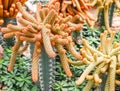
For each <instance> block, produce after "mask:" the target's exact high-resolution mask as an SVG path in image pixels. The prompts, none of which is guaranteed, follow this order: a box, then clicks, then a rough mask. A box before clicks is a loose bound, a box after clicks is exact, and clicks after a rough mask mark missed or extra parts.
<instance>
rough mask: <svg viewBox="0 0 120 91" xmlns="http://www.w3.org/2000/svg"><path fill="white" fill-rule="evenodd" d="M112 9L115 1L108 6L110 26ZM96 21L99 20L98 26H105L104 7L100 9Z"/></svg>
mask: <svg viewBox="0 0 120 91" xmlns="http://www.w3.org/2000/svg"><path fill="white" fill-rule="evenodd" d="M114 9H115V3H112V4H111V5H110V7H109V25H110V27H111V26H112V19H113V14H114ZM98 22H99V24H100V26H105V23H104V9H102V10H101V11H100V12H99V15H98Z"/></svg>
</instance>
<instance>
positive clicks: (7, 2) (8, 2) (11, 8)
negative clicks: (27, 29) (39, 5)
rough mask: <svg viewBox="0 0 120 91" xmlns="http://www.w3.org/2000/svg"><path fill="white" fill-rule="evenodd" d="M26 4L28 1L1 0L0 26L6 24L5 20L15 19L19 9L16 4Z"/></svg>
mask: <svg viewBox="0 0 120 91" xmlns="http://www.w3.org/2000/svg"><path fill="white" fill-rule="evenodd" d="M18 1H19V2H21V3H22V4H24V2H25V1H26V0H0V25H1V24H3V23H4V18H9V19H11V18H15V17H16V15H17V13H18V9H17V8H16V2H18Z"/></svg>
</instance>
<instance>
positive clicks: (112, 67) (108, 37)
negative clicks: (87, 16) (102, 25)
mask: <svg viewBox="0 0 120 91" xmlns="http://www.w3.org/2000/svg"><path fill="white" fill-rule="evenodd" d="M114 36H115V32H114V31H112V32H111V33H109V32H108V31H107V30H105V31H104V33H101V35H100V45H99V46H98V48H97V49H94V48H92V47H91V46H90V45H89V43H88V42H87V40H85V39H83V44H84V47H83V48H81V49H80V52H81V54H82V55H83V56H84V58H83V61H84V60H86V61H87V65H88V66H87V67H86V69H85V70H84V72H83V73H82V75H81V76H80V78H78V79H77V80H76V84H77V85H80V84H82V83H83V81H84V80H85V79H86V80H88V83H87V84H86V86H85V87H84V88H83V91H90V89H91V88H92V87H93V86H99V85H100V84H101V82H102V79H101V78H100V77H101V75H102V74H106V73H107V81H106V84H105V89H104V91H115V84H116V85H120V81H119V80H118V79H117V78H116V75H118V74H120V66H119V65H120V46H119V45H120V43H117V42H114V43H113V39H114ZM91 71H92V72H91Z"/></svg>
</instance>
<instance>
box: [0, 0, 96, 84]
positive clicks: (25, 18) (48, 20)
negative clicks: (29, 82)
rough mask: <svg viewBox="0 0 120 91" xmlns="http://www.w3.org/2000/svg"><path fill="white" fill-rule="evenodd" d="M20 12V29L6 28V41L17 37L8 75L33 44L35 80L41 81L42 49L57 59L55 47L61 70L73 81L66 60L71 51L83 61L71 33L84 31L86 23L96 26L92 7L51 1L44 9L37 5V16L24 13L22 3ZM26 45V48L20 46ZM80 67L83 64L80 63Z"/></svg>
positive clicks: (70, 2) (76, 0) (18, 4)
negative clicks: (90, 10)
mask: <svg viewBox="0 0 120 91" xmlns="http://www.w3.org/2000/svg"><path fill="white" fill-rule="evenodd" d="M16 6H17V9H18V10H19V11H20V13H21V14H22V16H20V17H17V20H18V22H19V23H20V25H13V24H8V25H7V27H3V28H2V29H1V32H3V37H4V38H11V37H14V36H15V37H16V39H17V41H16V43H15V45H14V46H13V48H12V55H11V58H10V63H9V66H8V71H11V70H12V69H13V66H14V63H15V60H16V57H17V54H18V53H22V52H23V51H24V50H26V48H27V47H28V45H29V43H31V42H32V43H34V51H33V56H32V79H33V81H34V82H36V81H38V64H39V58H40V54H41V49H42V46H44V48H45V52H46V53H47V55H48V56H49V58H54V57H55V56H56V53H55V51H54V50H53V47H55V48H56V49H57V51H58V53H59V56H60V60H61V64H62V67H63V69H64V71H65V73H66V74H67V76H68V77H72V72H71V71H70V67H69V63H73V62H72V60H69V59H68V58H67V56H66V50H68V51H69V52H70V53H71V54H72V55H73V56H74V57H75V58H76V59H79V60H80V59H82V56H81V55H80V53H79V52H77V51H76V50H75V48H74V41H73V39H72V36H71V33H72V32H73V31H79V30H81V29H82V27H83V24H84V22H87V23H88V25H89V26H90V27H93V26H94V22H95V19H94V17H93V16H92V14H90V13H89V11H88V10H89V9H90V8H92V6H91V5H89V4H87V3H86V2H85V1H84V0H80V1H78V0H73V1H72V0H70V1H66V0H52V1H50V2H49V3H48V4H47V5H46V6H45V7H42V4H41V3H40V2H39V3H37V11H36V12H35V14H34V16H32V15H31V14H29V13H28V12H27V11H26V10H24V9H23V7H22V4H21V3H20V2H17V3H16ZM23 42H25V45H23V47H21V45H22V44H23ZM77 63H80V64H81V62H80V61H79V62H77Z"/></svg>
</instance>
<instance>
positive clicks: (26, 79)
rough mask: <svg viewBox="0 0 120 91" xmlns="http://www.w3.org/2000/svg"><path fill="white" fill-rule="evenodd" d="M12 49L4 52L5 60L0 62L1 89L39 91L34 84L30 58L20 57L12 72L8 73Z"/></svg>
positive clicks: (8, 90)
mask: <svg viewBox="0 0 120 91" xmlns="http://www.w3.org/2000/svg"><path fill="white" fill-rule="evenodd" d="M10 54H11V49H5V50H4V58H3V59H1V60H0V85H1V87H0V89H3V90H4V91H39V90H38V87H37V86H36V85H35V84H34V83H33V82H32V79H31V73H30V62H29V61H28V60H29V58H25V57H24V56H23V57H22V55H19V56H18V57H17V60H16V64H15V66H14V69H13V71H12V72H8V71H7V66H8V64H9V58H10Z"/></svg>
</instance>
